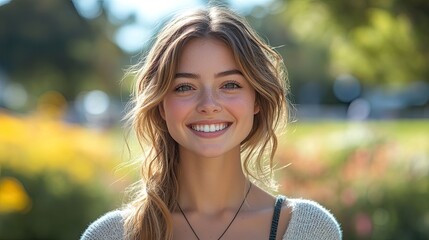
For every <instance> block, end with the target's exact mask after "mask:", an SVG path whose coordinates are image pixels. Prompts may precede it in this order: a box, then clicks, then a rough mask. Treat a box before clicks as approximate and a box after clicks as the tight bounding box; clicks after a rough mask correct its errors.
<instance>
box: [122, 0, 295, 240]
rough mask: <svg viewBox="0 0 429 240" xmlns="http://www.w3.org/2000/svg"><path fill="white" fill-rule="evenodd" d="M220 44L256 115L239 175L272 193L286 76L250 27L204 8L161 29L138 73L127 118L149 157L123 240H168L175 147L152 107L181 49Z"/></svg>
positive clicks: (276, 57) (174, 193)
mask: <svg viewBox="0 0 429 240" xmlns="http://www.w3.org/2000/svg"><path fill="white" fill-rule="evenodd" d="M195 38H214V39H217V40H220V41H222V42H224V43H225V44H226V45H227V46H228V47H229V48H230V49H231V51H232V53H233V55H234V58H235V61H236V63H237V65H238V67H239V68H240V70H241V72H242V73H243V75H244V77H245V78H246V79H247V80H248V81H249V83H250V84H251V86H252V87H253V88H254V89H255V92H256V104H257V105H258V106H259V109H260V111H259V113H258V114H256V115H255V116H254V124H253V127H252V130H251V131H250V133H249V135H248V137H247V138H246V139H245V140H244V141H243V142H242V145H241V149H242V154H243V156H244V157H243V168H244V172H245V173H246V174H247V176H248V177H250V178H251V179H252V181H254V182H255V183H257V184H259V185H265V186H268V187H270V186H272V180H271V179H272V169H273V156H274V153H275V150H276V148H277V137H276V134H275V131H276V129H277V127H278V126H279V125H281V124H283V123H285V122H286V120H287V114H286V112H287V111H286V105H287V102H286V97H285V96H286V92H287V77H286V74H285V68H284V64H283V60H282V58H281V57H280V56H279V55H278V54H277V53H276V52H275V51H273V50H272V49H271V48H270V47H269V46H268V45H267V44H266V43H264V41H262V40H261V39H260V37H259V36H258V35H257V34H256V32H255V31H254V30H253V29H252V28H251V27H250V26H249V25H248V23H247V22H246V21H245V19H243V18H242V17H240V16H239V15H237V14H236V13H234V12H233V11H231V10H229V9H226V8H223V7H208V8H206V9H198V10H193V11H191V12H188V13H185V14H182V15H178V16H176V17H175V18H173V19H172V20H171V21H170V22H169V23H167V24H166V25H165V26H164V28H163V29H162V30H161V31H160V32H159V34H158V35H157V38H156V40H155V42H154V45H153V46H152V48H151V50H150V51H149V53H148V55H147V56H146V58H145V60H144V61H142V63H141V64H140V65H138V68H136V69H137V70H136V72H135V73H134V74H135V77H136V85H135V88H134V92H133V100H132V106H133V107H132V109H131V111H130V112H129V114H128V116H127V117H128V119H129V120H130V123H131V124H132V127H133V129H134V130H135V132H136V135H137V138H138V140H139V142H140V144H141V145H142V147H143V146H145V145H148V146H150V149H151V154H150V157H148V158H147V159H145V160H144V161H143V164H142V169H141V171H142V181H141V182H140V185H139V190H138V192H137V194H136V196H135V198H134V200H133V201H132V202H131V203H130V205H129V207H130V209H131V212H130V214H129V215H128V216H127V217H126V220H125V233H126V238H127V239H145V240H152V239H172V235H173V233H172V232H173V231H172V219H171V212H173V211H174V210H175V208H176V205H175V201H176V199H177V197H178V192H179V189H178V179H177V169H178V164H179V152H178V145H177V143H176V142H175V141H174V140H173V139H172V137H171V136H170V134H169V133H168V130H167V126H166V123H165V121H164V120H163V118H162V117H161V115H160V112H159V109H158V106H159V105H160V104H161V103H162V101H163V99H164V96H165V94H166V93H167V91H168V89H169V88H170V84H171V83H172V81H173V79H174V76H175V74H176V68H177V65H178V59H179V55H180V53H181V50H182V49H183V47H184V46H185V45H186V43H187V42H188V41H189V40H190V39H195Z"/></svg>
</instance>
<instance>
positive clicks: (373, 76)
mask: <svg viewBox="0 0 429 240" xmlns="http://www.w3.org/2000/svg"><path fill="white" fill-rule="evenodd" d="M278 2H281V3H283V4H284V6H285V7H284V8H283V10H282V11H281V12H280V14H279V15H281V17H282V20H281V21H283V22H284V23H285V24H284V27H283V28H286V29H288V30H289V31H290V33H292V35H293V37H292V38H295V39H296V40H297V41H298V42H300V44H302V46H303V48H307V47H309V48H310V49H320V48H325V49H326V50H327V52H326V53H327V54H326V55H323V54H322V55H319V54H318V55H317V56H322V57H324V60H325V61H323V59H319V60H318V62H319V63H321V65H322V66H323V65H325V64H326V62H327V63H328V69H329V74H330V75H331V78H335V77H336V76H337V75H339V74H342V73H349V74H352V75H354V76H356V77H357V78H358V79H360V80H361V81H363V82H365V83H366V84H370V85H373V84H384V85H389V86H402V85H404V84H407V83H409V82H412V81H416V80H424V81H429V69H428V68H427V67H426V66H429V47H428V45H427V42H429V35H428V34H427V29H426V28H427V25H428V23H429V14H428V12H429V2H428V1H424V0H413V1H397V0H376V1H372V0H371V1H370V0H365V1H318V0H299V1H298V0H287V1H285V0H280V1H278ZM322 53H323V51H322ZM317 56H316V57H317ZM317 58H318V57H317ZM286 59H287V58H286ZM324 62H325V63H324ZM310 71H311V70H310Z"/></svg>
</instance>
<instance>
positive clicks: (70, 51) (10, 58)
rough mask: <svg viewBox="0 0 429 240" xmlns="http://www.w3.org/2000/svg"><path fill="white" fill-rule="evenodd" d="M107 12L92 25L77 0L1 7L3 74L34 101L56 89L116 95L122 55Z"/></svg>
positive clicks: (46, 0)
mask: <svg viewBox="0 0 429 240" xmlns="http://www.w3.org/2000/svg"><path fill="white" fill-rule="evenodd" d="M112 27H113V26H112V25H111V24H109V22H108V21H107V18H106V16H105V14H104V13H102V14H101V15H100V16H99V17H98V18H96V19H92V20H88V19H85V18H83V17H81V16H80V15H79V14H78V12H77V11H76V9H75V7H74V5H73V3H72V1H57V0H41V1H11V2H10V3H8V4H5V5H3V6H1V7H0V53H1V54H0V69H2V70H3V71H4V72H6V74H7V75H8V76H9V78H10V79H11V80H13V81H15V82H20V83H22V84H23V85H24V86H25V87H26V89H27V90H28V91H29V92H30V93H33V94H34V95H35V96H38V95H40V94H42V93H43V92H45V91H48V90H56V91H59V92H61V93H62V94H64V95H65V96H66V97H67V98H68V99H69V100H70V99H73V98H74V96H75V95H77V94H78V93H79V91H81V90H85V89H86V90H89V89H94V88H101V89H102V90H104V91H107V92H109V93H117V88H118V87H117V86H118V79H120V77H121V74H122V73H121V66H120V65H121V63H122V60H123V56H124V55H123V53H122V51H121V50H120V49H119V48H118V47H117V46H116V45H115V44H114V43H113V42H112V41H111V40H110V39H109V37H108V35H107V31H108V30H109V29H110V28H112Z"/></svg>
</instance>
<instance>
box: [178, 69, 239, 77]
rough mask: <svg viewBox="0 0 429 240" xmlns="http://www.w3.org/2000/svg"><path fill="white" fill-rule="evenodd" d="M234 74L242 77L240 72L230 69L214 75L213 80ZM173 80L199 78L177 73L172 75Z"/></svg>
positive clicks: (192, 74)
mask: <svg viewBox="0 0 429 240" xmlns="http://www.w3.org/2000/svg"><path fill="white" fill-rule="evenodd" d="M234 74H237V75H241V76H243V73H242V72H241V71H240V70H237V69H232V70H227V71H223V72H219V73H216V74H215V78H220V77H225V76H229V75H234ZM174 78H193V79H198V78H200V75H199V74H195V73H186V72H179V73H176V74H175V75H174Z"/></svg>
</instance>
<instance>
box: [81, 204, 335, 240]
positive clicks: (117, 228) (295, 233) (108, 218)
mask: <svg viewBox="0 0 429 240" xmlns="http://www.w3.org/2000/svg"><path fill="white" fill-rule="evenodd" d="M287 202H288V204H289V206H290V207H291V208H292V216H291V219H290V222H289V226H288V228H287V230H286V233H285V234H284V235H283V238H282V239H283V240H340V239H341V230H340V226H339V225H338V222H337V221H336V220H335V218H334V217H333V216H332V214H331V213H330V212H328V211H327V210H326V209H325V208H323V207H322V206H320V205H319V204H318V203H316V202H313V201H309V200H303V199H288V200H287ZM123 214H124V212H123V211H120V210H116V211H112V212H109V213H107V214H105V215H104V216H102V217H100V218H99V219H97V220H96V221H95V222H93V223H92V224H91V225H90V226H89V227H88V228H87V229H86V231H85V232H84V233H83V235H82V237H81V240H102V239H103V240H123V239H124V227H123V223H124V220H123ZM267 239H268V236H267Z"/></svg>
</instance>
